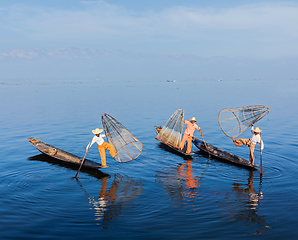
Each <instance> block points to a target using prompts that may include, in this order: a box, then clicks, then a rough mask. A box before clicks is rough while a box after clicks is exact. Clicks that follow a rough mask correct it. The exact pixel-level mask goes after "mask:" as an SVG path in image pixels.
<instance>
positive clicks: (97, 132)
mask: <svg viewBox="0 0 298 240" xmlns="http://www.w3.org/2000/svg"><path fill="white" fill-rule="evenodd" d="M102 131H103V129H99V128H95V129H94V130H92V133H93V134H95V135H96V134H100V133H102Z"/></svg>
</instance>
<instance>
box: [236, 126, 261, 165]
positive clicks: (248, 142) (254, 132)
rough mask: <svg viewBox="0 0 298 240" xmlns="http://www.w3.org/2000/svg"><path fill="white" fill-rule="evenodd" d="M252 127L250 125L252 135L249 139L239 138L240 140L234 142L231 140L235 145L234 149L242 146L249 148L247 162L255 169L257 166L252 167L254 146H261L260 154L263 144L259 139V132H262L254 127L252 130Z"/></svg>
mask: <svg viewBox="0 0 298 240" xmlns="http://www.w3.org/2000/svg"><path fill="white" fill-rule="evenodd" d="M253 126H254V125H253V124H252V125H251V133H252V136H251V138H250V139H244V138H240V139H237V140H235V139H234V138H232V139H233V142H234V144H235V146H236V147H238V146H242V145H246V146H248V147H249V160H250V162H251V164H252V165H253V166H255V167H257V166H259V165H254V160H255V156H254V151H255V145H256V144H257V143H259V144H260V145H261V152H262V151H263V149H264V143H263V140H262V139H261V137H260V134H259V133H260V132H262V130H261V129H259V128H258V127H256V128H255V129H254V127H253Z"/></svg>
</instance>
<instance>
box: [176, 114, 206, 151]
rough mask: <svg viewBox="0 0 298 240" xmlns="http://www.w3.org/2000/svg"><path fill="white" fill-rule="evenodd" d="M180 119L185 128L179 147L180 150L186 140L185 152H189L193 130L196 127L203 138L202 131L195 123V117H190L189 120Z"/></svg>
mask: <svg viewBox="0 0 298 240" xmlns="http://www.w3.org/2000/svg"><path fill="white" fill-rule="evenodd" d="M182 121H183V122H184V124H186V130H185V132H184V135H183V138H182V140H181V142H180V145H179V149H180V150H182V149H183V147H184V143H185V141H187V149H186V153H190V152H191V141H192V136H193V133H194V131H195V130H196V129H197V130H198V131H200V133H201V136H202V138H203V133H202V131H201V129H200V127H199V126H198V125H197V124H195V122H196V121H197V120H196V118H195V117H193V118H191V119H190V121H185V120H184V118H183V119H182Z"/></svg>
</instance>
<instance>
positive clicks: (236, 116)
mask: <svg viewBox="0 0 298 240" xmlns="http://www.w3.org/2000/svg"><path fill="white" fill-rule="evenodd" d="M268 113H269V108H268V107H266V106H262V105H254V106H246V107H235V108H224V109H222V110H221V111H220V112H219V114H218V124H219V126H220V128H221V130H222V131H223V133H224V134H225V135H226V136H228V137H230V138H232V137H234V138H236V137H238V136H239V135H240V134H241V133H243V132H244V131H245V130H246V129H247V128H248V127H250V126H251V125H252V124H254V123H256V122H258V121H260V120H261V119H262V118H263V117H265V116H266V115H267V114H268Z"/></svg>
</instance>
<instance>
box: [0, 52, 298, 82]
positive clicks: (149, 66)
mask: <svg viewBox="0 0 298 240" xmlns="http://www.w3.org/2000/svg"><path fill="white" fill-rule="evenodd" d="M297 65H298V58H297V57H292V58H290V57H289V58H283V59H257V58H256V59H254V58H244V57H224V56H222V57H216V56H215V57H208V58H203V57H199V56H196V55H192V54H181V55H170V54H149V53H140V52H132V51H123V50H102V49H90V48H87V49H79V48H73V47H69V48H58V49H48V50H46V49H43V48H32V49H12V50H6V51H0V78H9V79H12V78H51V79H55V78H59V79H61V78H108V79H149V80H150V79H176V80H179V79H260V78H262V79H283V78H295V79H296V78H297V77H298V75H297V71H296V68H297Z"/></svg>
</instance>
